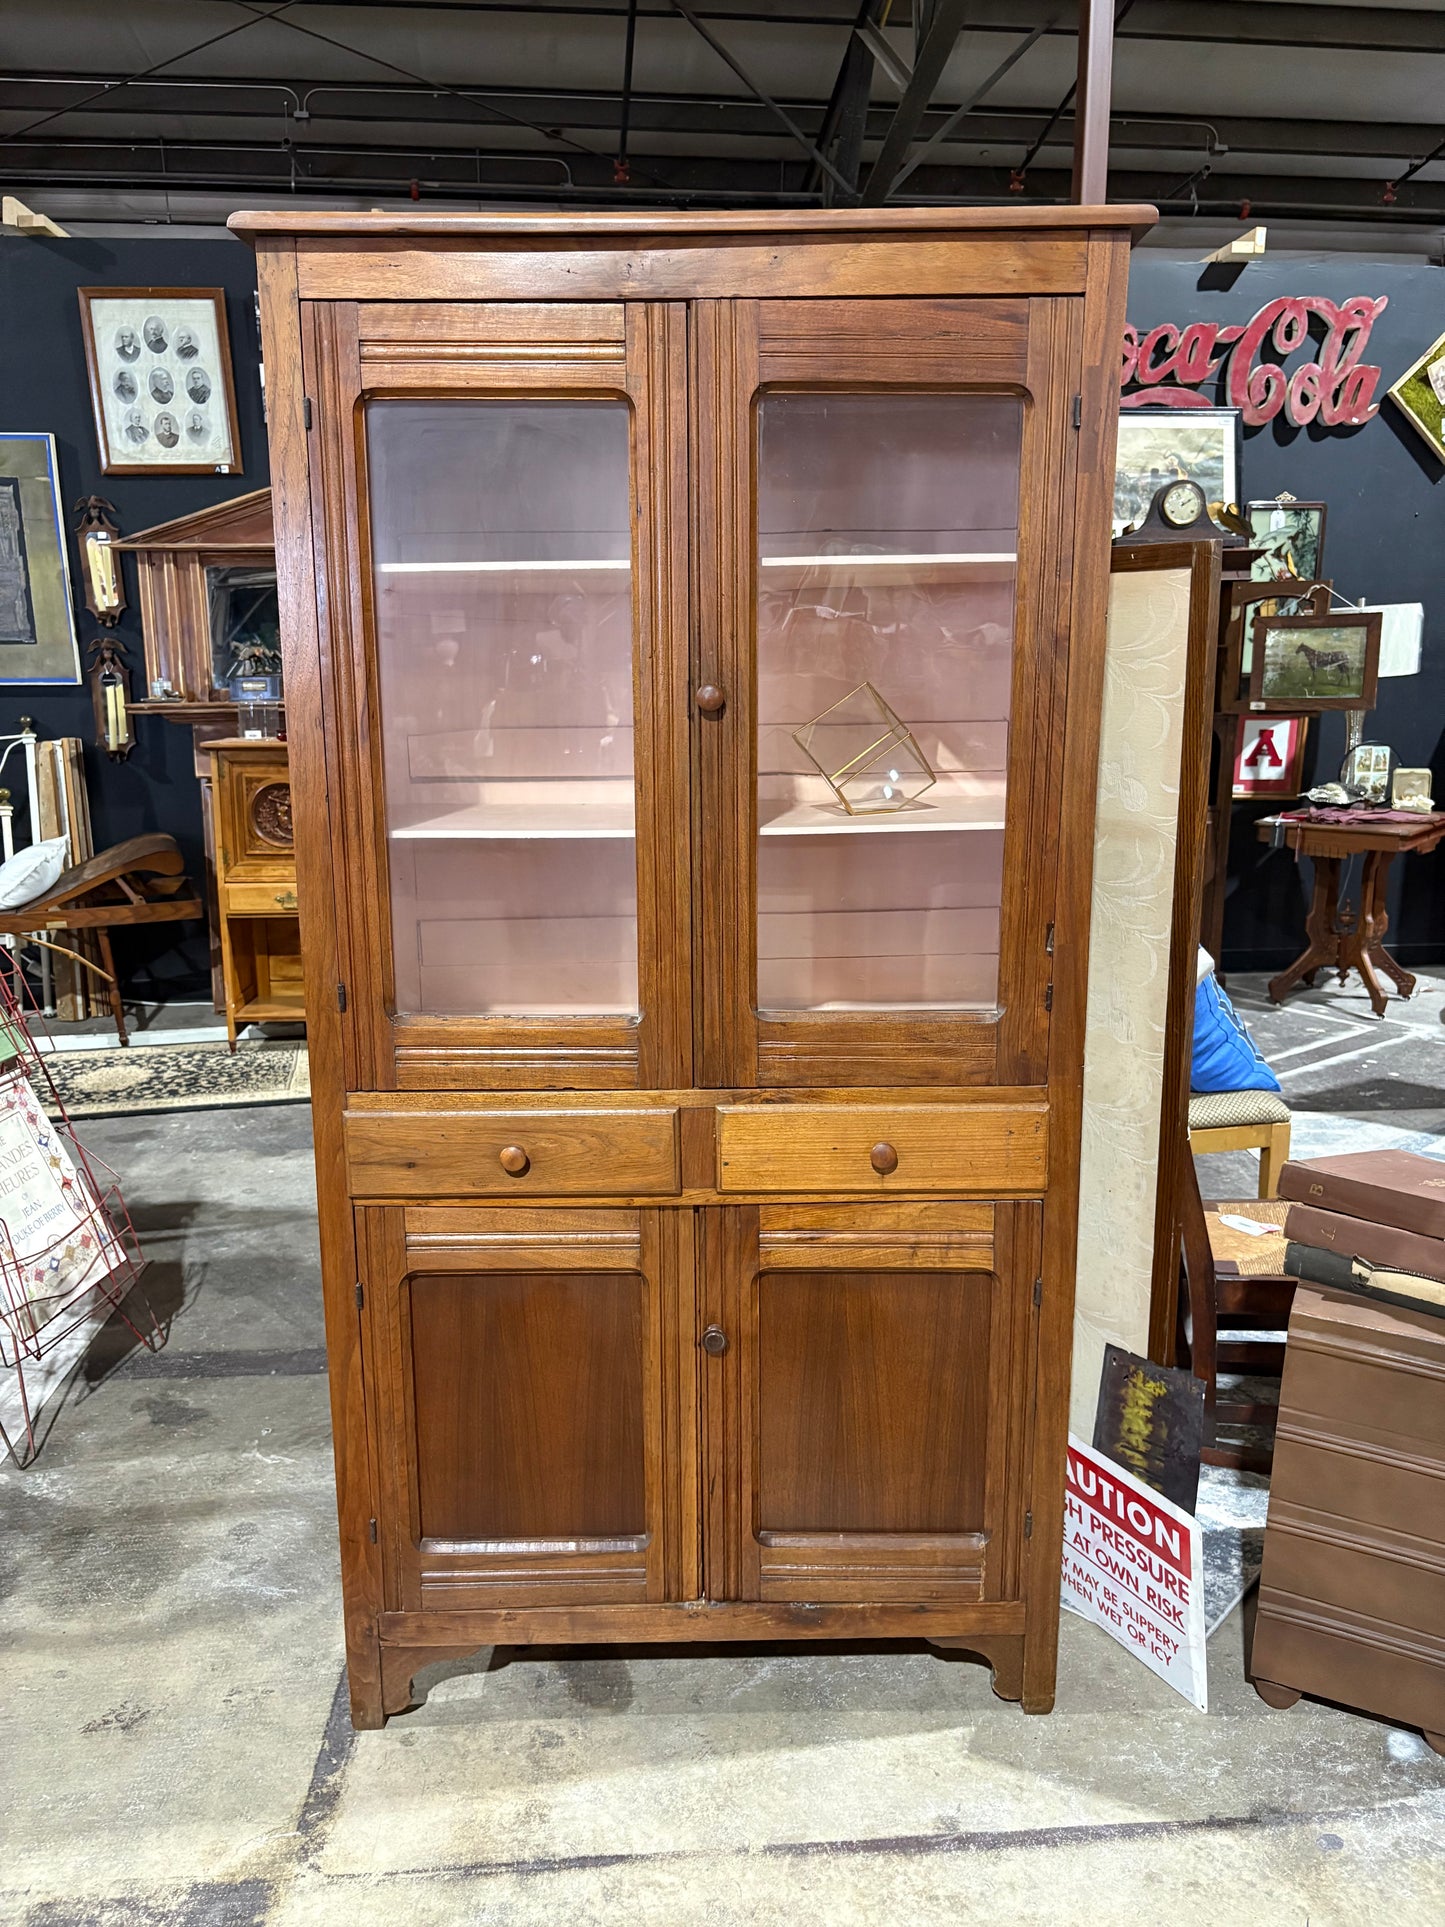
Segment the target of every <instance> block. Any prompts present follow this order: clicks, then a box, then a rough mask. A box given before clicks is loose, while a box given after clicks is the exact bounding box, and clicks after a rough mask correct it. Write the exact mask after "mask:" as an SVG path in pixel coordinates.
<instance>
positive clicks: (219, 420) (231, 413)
mask: <svg viewBox="0 0 1445 1927" xmlns="http://www.w3.org/2000/svg"><path fill="white" fill-rule="evenodd" d="M78 292H79V295H80V327H81V333H82V334H83V335H84V337H85V362H86V367H87V368H88V369H89V371H90V405H91V411H92V413H93V414H94V416H95V434H96V440H97V441H98V442H99V444H100V465H101V468H102V470H103V472H104V473H105V474H107V475H154V474H156V473H157V472H158V471H160V470H164V471H165V472H166V473H168V474H172V475H236V474H239V473H240V469H241V437H240V433H239V431H238V429H237V426H236V389H235V383H234V380H233V378H232V374H231V342H230V337H229V335H228V334H227V332H226V295H225V290H224V289H223V288H81V289H79V290H78Z"/></svg>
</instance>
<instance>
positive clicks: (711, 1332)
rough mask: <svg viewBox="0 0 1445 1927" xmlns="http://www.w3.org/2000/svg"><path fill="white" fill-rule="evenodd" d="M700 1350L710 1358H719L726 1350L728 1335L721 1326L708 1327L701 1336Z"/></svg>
mask: <svg viewBox="0 0 1445 1927" xmlns="http://www.w3.org/2000/svg"><path fill="white" fill-rule="evenodd" d="M702 1348H703V1350H704V1351H705V1352H706V1353H707V1354H708V1356H709V1357H710V1358H721V1357H722V1355H723V1353H724V1352H725V1351H726V1350H727V1348H728V1335H727V1333H726V1332H725V1331H724V1330H723V1328H722V1326H721V1325H709V1326H708V1328H707V1330H706V1331H705V1332H704V1333H703V1335H702Z"/></svg>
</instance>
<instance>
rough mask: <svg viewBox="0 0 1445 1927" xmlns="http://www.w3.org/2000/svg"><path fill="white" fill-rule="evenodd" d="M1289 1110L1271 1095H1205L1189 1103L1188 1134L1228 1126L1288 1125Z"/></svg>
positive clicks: (1193, 1098)
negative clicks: (1189, 1131)
mask: <svg viewBox="0 0 1445 1927" xmlns="http://www.w3.org/2000/svg"><path fill="white" fill-rule="evenodd" d="M1288 1123H1289V1106H1288V1104H1286V1103H1285V1101H1284V1099H1283V1098H1282V1097H1276V1096H1275V1094H1274V1092H1273V1091H1209V1092H1206V1093H1205V1094H1204V1095H1203V1096H1200V1095H1198V1094H1197V1093H1192V1094H1191V1095H1190V1099H1189V1128H1190V1130H1191V1131H1209V1130H1217V1129H1220V1128H1221V1127H1223V1126H1225V1125H1230V1124H1288Z"/></svg>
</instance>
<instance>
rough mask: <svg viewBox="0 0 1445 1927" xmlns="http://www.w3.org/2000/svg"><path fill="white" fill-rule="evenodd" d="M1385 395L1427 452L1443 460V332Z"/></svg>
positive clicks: (1444, 377)
mask: <svg viewBox="0 0 1445 1927" xmlns="http://www.w3.org/2000/svg"><path fill="white" fill-rule="evenodd" d="M1389 396H1390V400H1391V401H1392V402H1394V404H1395V406H1396V407H1397V408H1398V409H1399V410H1400V412H1401V414H1402V415H1403V416H1404V417H1405V419H1406V421H1407V422H1409V424H1410V426H1411V428H1413V429H1414V431H1415V433H1416V434H1417V435H1418V436H1419V437H1420V439H1421V441H1422V442H1427V443H1428V444H1429V447H1430V453H1431V454H1432V455H1433V456H1435V458H1436V460H1437V461H1442V462H1445V335H1441V337H1440V339H1439V340H1438V341H1436V342H1433V343H1432V344H1431V345H1430V347H1428V348H1427V349H1426V350H1425V352H1424V354H1423V355H1421V357H1420V359H1419V360H1418V361H1417V362H1415V363H1414V364H1413V365H1412V366H1411V367H1409V368H1407V369H1406V370H1405V372H1404V374H1403V375H1401V377H1400V379H1399V380H1398V381H1397V382H1396V383H1395V385H1394V387H1393V388H1391V389H1390V390H1389Z"/></svg>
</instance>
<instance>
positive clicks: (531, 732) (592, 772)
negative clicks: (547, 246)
mask: <svg viewBox="0 0 1445 1927" xmlns="http://www.w3.org/2000/svg"><path fill="white" fill-rule="evenodd" d="M310 348H311V356H310V358H311V363H312V365H311V367H310V369H309V371H308V379H309V380H310V383H311V387H312V390H313V392H314V394H315V397H316V402H317V412H318V419H317V423H316V433H317V443H316V462H315V474H316V484H317V486H316V496H315V500H316V503H317V505H318V511H319V512H318V518H317V525H318V531H319V535H320V540H321V546H322V552H323V555H322V559H323V566H324V583H323V605H322V606H323V627H324V630H325V652H324V653H325V658H326V677H327V687H326V690H325V696H326V700H327V702H328V704H329V705H330V707H331V708H332V709H333V710H334V715H335V721H334V725H333V727H334V731H335V735H336V737H337V739H338V740H340V741H342V742H355V743H357V744H359V745H361V749H360V752H359V753H358V754H357V755H355V756H351V757H344V758H342V759H340V760H339V763H338V766H337V768H336V769H335V771H334V772H332V773H331V779H332V780H331V784H330V789H329V797H328V801H329V816H330V830H331V842H332V856H333V866H334V870H335V873H336V875H337V877H338V879H339V880H340V882H341V887H340V888H339V890H338V902H339V905H340V907H341V909H342V912H343V917H342V922H343V926H344V927H343V929H342V930H341V932H340V936H341V940H342V950H343V962H342V969H343V972H344V974H345V976H346V979H347V982H346V986H345V989H346V995H345V998H344V1000H343V1003H342V1009H343V1019H342V1031H343V1044H344V1048H345V1060H346V1075H347V1088H348V1089H349V1090H392V1089H401V1090H468V1089H475V1090H487V1089H492V1090H527V1089H567V1090H627V1089H637V1088H641V1089H658V1088H676V1087H678V1086H680V1085H686V1084H687V1083H689V1082H690V1078H691V1053H692V1039H691V1020H690V1016H689V999H690V995H691V957H690V949H689V934H690V919H689V916H688V913H687V900H688V894H689V883H688V865H689V844H688V836H689V777H688V771H687V487H686V477H687V460H686V325H685V311H684V310H683V309H682V308H681V307H680V306H677V305H672V306H668V305H666V304H650V303H634V304H624V303H621V302H615V303H590V304H582V303H579V304H575V305H573V304H568V303H562V304H555V305H553V304H537V303H519V304H506V303H485V302H478V303H455V304H443V305H440V306H436V307H430V308H418V307H416V306H415V305H412V304H408V303H405V302H396V303H393V302H385V301H379V302H363V303H358V304H346V303H338V304H336V305H335V306H334V307H332V308H328V309H325V310H322V311H320V313H319V314H318V316H317V325H316V326H315V328H314V330H313V333H312V339H311V344H310ZM323 509H324V512H321V511H322V510H323ZM679 932H681V933H682V935H681V936H679ZM335 991H336V987H335V985H334V984H328V986H327V990H326V994H327V996H328V997H334V996H335Z"/></svg>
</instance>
